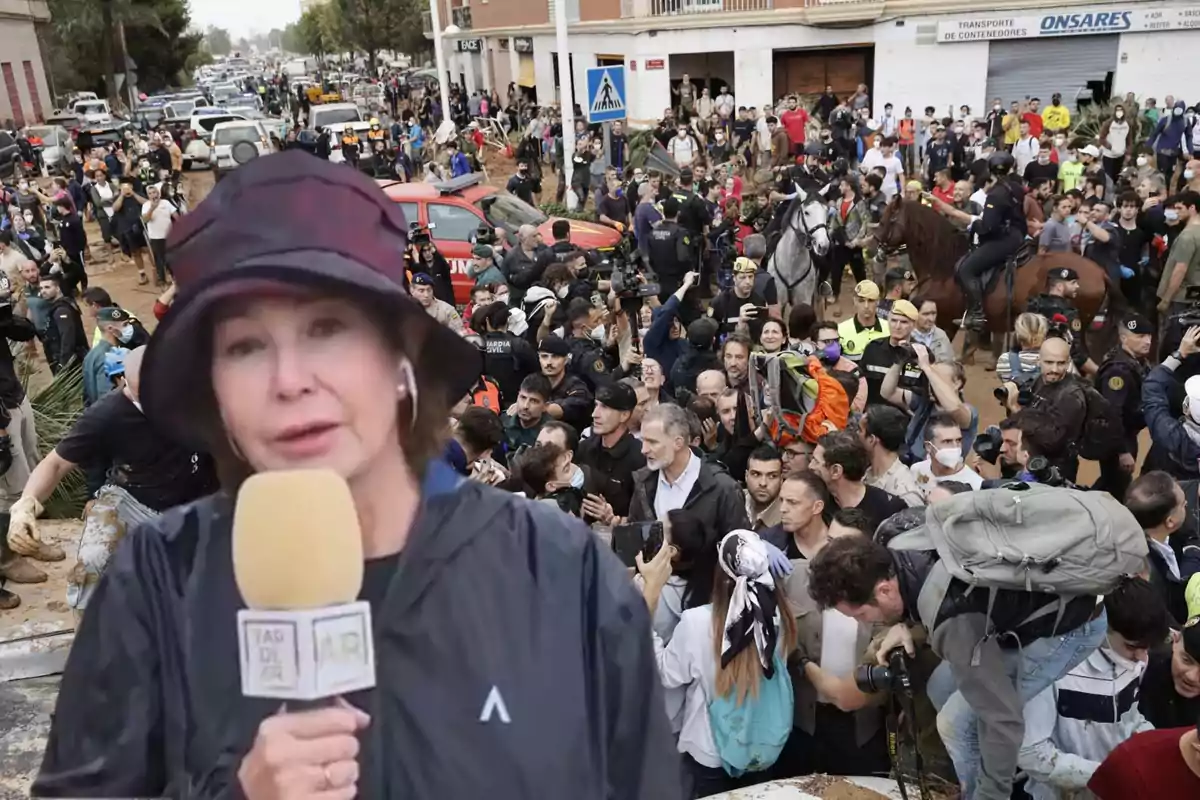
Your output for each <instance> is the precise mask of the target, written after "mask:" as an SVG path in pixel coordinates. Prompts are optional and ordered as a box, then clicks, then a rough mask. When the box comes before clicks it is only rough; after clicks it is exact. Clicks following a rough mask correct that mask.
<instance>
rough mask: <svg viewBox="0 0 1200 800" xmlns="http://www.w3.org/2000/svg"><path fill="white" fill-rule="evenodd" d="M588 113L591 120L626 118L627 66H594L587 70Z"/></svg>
mask: <svg viewBox="0 0 1200 800" xmlns="http://www.w3.org/2000/svg"><path fill="white" fill-rule="evenodd" d="M587 84H588V93H587V101H588V104H587V109H588V112H587V115H588V120H589V121H591V122H612V121H613V120H615V119H625V67H624V66H620V67H592V68H591V69H589V70H588V71H587Z"/></svg>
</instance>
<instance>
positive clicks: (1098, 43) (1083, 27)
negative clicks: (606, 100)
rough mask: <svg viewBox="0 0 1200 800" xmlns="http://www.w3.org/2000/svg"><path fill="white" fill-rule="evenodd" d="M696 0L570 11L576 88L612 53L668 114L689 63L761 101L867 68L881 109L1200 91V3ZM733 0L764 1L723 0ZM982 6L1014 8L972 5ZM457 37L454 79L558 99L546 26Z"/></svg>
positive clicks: (646, 105) (742, 98) (647, 115)
mask: <svg viewBox="0 0 1200 800" xmlns="http://www.w3.org/2000/svg"><path fill="white" fill-rule="evenodd" d="M496 1H497V0H492V2H496ZM651 1H652V2H654V3H655V4H658V3H662V2H665V1H667V0H651ZM695 1H696V0H675V2H676V6H675V8H676V9H678V11H677V12H672V13H669V14H663V13H657V12H656V13H657V15H655V16H649V17H642V16H637V15H636V11H637V9H636V5H630V2H631V0H625V2H623V3H622V9H623V11H630V12H631V15H629V16H622V17H621V18H619V19H611V20H590V21H583V22H579V23H574V24H572V25H571V26H570V50H571V66H572V72H573V79H574V89H575V97H576V98H577V101H576V102H578V103H579V104H580V105H581V106H584V107H585V108H586V102H585V101H584V99H583V98H584V94H585V90H586V86H587V81H586V71H587V69H588V68H590V67H596V66H603V65H608V64H623V65H624V66H625V81H626V94H627V97H626V105H627V109H628V117H629V119H630V121H631V122H633V123H634V124H651V123H653V122H654V121H655V120H657V119H659V118H660V117H661V116H662V112H663V109H664V108H665V107H666V106H668V105H669V104H670V103H671V100H670V98H671V93H670V92H671V87H672V85H675V84H677V83H678V82H679V81H680V80H681V79H682V77H683V75H684V74H685V73H686V74H687V75H688V76H689V79H690V80H692V81H693V82H695V83H699V84H701V85H707V86H710V87H711V89H712V91H713V93H714V94H715V93H716V91H717V87H718V86H719V85H720V84H722V83H724V84H726V85H728V86H729V87H730V89H731V90H732V92H733V94H734V96H735V98H736V100H737V103H738V105H747V106H750V105H756V106H760V107H761V106H762V105H764V104H766V103H771V102H773V101H774V100H776V99H777V98H779V97H781V96H782V95H784V94H787V93H791V92H797V93H802V94H816V93H819V92H820V91H821V90H822V89H823V88H824V87H825V86H826V85H832V86H833V87H834V90H835V91H836V92H838V93H839V94H843V93H845V92H848V91H852V90H853V88H854V86H855V85H856V84H858V83H865V84H867V85H868V87H869V89H870V93H871V96H872V98H873V104H874V106H875V107H876V109H878V108H881V107H882V104H883V103H885V102H890V103H892V104H893V105H894V106H895V107H896V109H897V111H898V112H902V111H903V109H904V108H905V107H911V108H912V109H913V112H914V113H916V114H920V113H921V112H922V111H923V109H924V108H925V107H926V106H933V107H934V108H935V109H936V111H937V113H938V114H939V115H944V114H949V113H951V109H953V110H954V113H957V110H958V108H959V107H960V106H962V105H968V106H970V108H971V110H972V112H973V113H983V112H984V109H985V108H986V107H987V104H988V103H990V101H991V99H992V98H993V97H997V96H999V97H1001V99H1002V100H1003V101H1004V102H1005V104H1007V103H1008V102H1010V101H1012V100H1020V99H1023V98H1025V97H1026V96H1032V97H1040V98H1041V99H1042V101H1043V103H1048V102H1049V99H1050V95H1052V94H1054V93H1055V92H1057V93H1060V94H1061V95H1062V96H1063V102H1064V103H1066V104H1068V105H1073V104H1074V103H1075V102H1076V101H1077V100H1080V99H1091V98H1092V97H1094V96H1109V95H1111V96H1113V97H1117V96H1124V95H1125V93H1127V92H1133V93H1134V95H1136V96H1137V97H1138V98H1139V99H1140V100H1144V99H1146V98H1148V97H1154V98H1156V99H1157V100H1158V102H1159V104H1160V105H1161V103H1162V100H1163V97H1165V96H1166V95H1168V94H1172V95H1174V96H1175V97H1176V98H1180V99H1184V100H1186V101H1188V102H1189V103H1195V102H1197V101H1200V96H1194V97H1190V96H1189V94H1188V93H1189V91H1191V93H1192V94H1193V95H1200V90H1198V89H1197V88H1196V78H1195V76H1196V75H1197V74H1198V70H1197V67H1196V65H1197V64H1198V63H1200V58H1198V57H1197V54H1200V4H1194V5H1193V4H1187V3H1173V2H1132V3H1129V2H1127V3H1084V4H1063V5H1045V6H1038V7H1030V4H1029V3H1023V4H1005V3H1002V2H1001V3H987V4H983V3H942V4H940V7H954V8H957V9H961V8H967V9H968V10H967V11H958V10H956V11H953V12H949V13H936V14H935V13H913V14H904V13H897V12H902V11H903V10H906V9H914V10H915V9H929V8H930V7H931V6H938V4H933V3H930V2H920V3H917V2H902V3H888V2H862V1H861V0H840V2H838V3H834V2H831V0H801V1H802V2H803V3H804V5H801V6H799V7H793V8H771V7H770V6H772V4H773V3H772V0H707V1H706V2H705V3H704V4H703V8H704V9H707V13H692V11H694V10H695V9H694V8H693V9H692V11H689V10H688V3H689V2H695ZM632 2H633V3H634V4H636V3H639V2H644V0H632ZM734 2H737V3H739V4H740V5H741V6H742V7H744V6H745V5H747V4H749V5H753V6H756V7H757V6H762V7H763V8H761V9H760V10H755V11H738V12H732V11H725V10H724V5H723V4H732V3H734ZM981 5H987V6H989V7H990V8H993V9H994V8H996V7H997V6H999V7H1004V6H1006V5H1011V6H1014V8H1012V10H1006V11H995V10H992V11H975V10H973V9H977V8H978V7H979V6H981ZM1018 5H1020V6H1024V7H1023V8H1019V7H1015V6H1018ZM814 7H818V8H819V10H820V11H821V12H822V13H823V17H822V19H823V18H825V17H829V16H830V14H831V13H832V12H830V10H829V9H830V8H831V7H833V8H834V11H835V12H840V13H839V14H838V15H839V16H841V17H847V16H849V17H850V18H848V19H839V20H837V21H836V22H837V24H832V23H827V24H813V18H812V15H813V12H814ZM584 9H585V11H586V10H587V5H586V0H585V5H584ZM847 12H852V13H847ZM456 38H469V39H471V40H473V41H472V43H471V44H470V45H469V46H468V47H467V48H465V49H466V50H467V52H461V51H459V49H458V47H456V46H455V43H454V41H453V39H452V38H451V37H447V44H448V45H450V47H448V51H453V55H452V57H451V65H450V71H451V76H452V80H454V81H455V82H460V83H461V81H460V79H459V75H460V74H462V75H464V76H466V85H467V88H468V89H472V90H473V89H490V88H492V87H495V88H496V89H497V90H499V91H500V93H501V94H502V95H503V94H504V91H505V89H506V88H507V86H508V83H509V82H510V81H512V82H516V83H519V84H521V85H524V86H526V87H528V88H531V89H534V90H536V98H537V101H538V102H539V103H545V102H547V101H550V102H553V101H555V100H556V99H557V96H558V76H557V64H556V50H557V40H556V38H555V36H554V30H553V26H552V25H548V24H547V25H536V26H523V27H522V28H521V29H497V28H493V29H490V30H481V29H478V28H477V29H475V30H472V31H463V32H461V33H459V34H457V37H456ZM530 70H532V75H530V74H529V73H530Z"/></svg>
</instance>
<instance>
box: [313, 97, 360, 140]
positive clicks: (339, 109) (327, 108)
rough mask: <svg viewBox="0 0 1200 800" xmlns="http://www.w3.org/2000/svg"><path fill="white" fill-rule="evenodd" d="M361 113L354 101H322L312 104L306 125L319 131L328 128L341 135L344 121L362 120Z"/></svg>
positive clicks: (330, 131) (331, 132)
mask: <svg viewBox="0 0 1200 800" xmlns="http://www.w3.org/2000/svg"><path fill="white" fill-rule="evenodd" d="M363 120H364V117H363V113H362V111H361V110H360V109H359V107H358V106H356V105H355V104H354V103H323V104H321V105H314V106H313V107H312V108H311V109H310V110H309V112H308V127H310V128H312V129H313V130H314V131H318V132H320V130H321V129H322V128H329V133H330V134H331V135H332V134H335V133H336V134H338V135H339V136H340V135H341V132H342V128H344V127H345V126H346V123H354V122H362V121H363Z"/></svg>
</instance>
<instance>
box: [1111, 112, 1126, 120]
mask: <svg viewBox="0 0 1200 800" xmlns="http://www.w3.org/2000/svg"><path fill="white" fill-rule="evenodd" d="M1113 116H1114V117H1116V118H1117V119H1125V112H1124V111H1118V112H1117V113H1116V114H1113Z"/></svg>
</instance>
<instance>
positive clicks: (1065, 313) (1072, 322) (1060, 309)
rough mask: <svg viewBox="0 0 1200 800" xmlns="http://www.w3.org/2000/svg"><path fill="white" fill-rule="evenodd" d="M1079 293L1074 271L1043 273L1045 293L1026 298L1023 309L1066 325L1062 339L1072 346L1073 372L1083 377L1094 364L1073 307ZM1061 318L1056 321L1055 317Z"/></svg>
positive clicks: (1094, 367) (1058, 270)
mask: <svg viewBox="0 0 1200 800" xmlns="http://www.w3.org/2000/svg"><path fill="white" fill-rule="evenodd" d="M1078 294H1079V273H1077V272H1076V271H1075V270H1073V269H1068V268H1066V267H1062V268H1060V269H1052V270H1050V271H1049V272H1048V273H1046V291H1045V292H1043V293H1042V294H1039V295H1036V296H1034V297H1031V298H1029V300H1028V302H1027V303H1026V305H1025V310H1026V311H1028V312H1030V313H1031V314H1041V315H1042V316H1043V317H1045V318H1046V319H1047V321H1049V322H1050V325H1051V327H1053V326H1054V325H1055V324H1058V325H1065V326H1066V331H1064V332H1061V333H1067V334H1069V335H1063V337H1062V338H1064V339H1066V340H1067V341H1069V342H1070V343H1071V362H1072V363H1074V364H1075V369H1077V370H1079V372H1081V373H1082V374H1084V375H1092V374H1094V373H1095V372H1096V362H1094V361H1092V359H1091V357H1090V356H1089V355H1088V350H1087V337H1086V336H1085V335H1084V330H1083V324H1082V322H1081V320H1080V319H1079V309H1077V308H1075V303H1074V300H1075V297H1076V295H1078ZM1056 317H1061V318H1062V321H1060V322H1057V323H1056V320H1055V318H1056Z"/></svg>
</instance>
